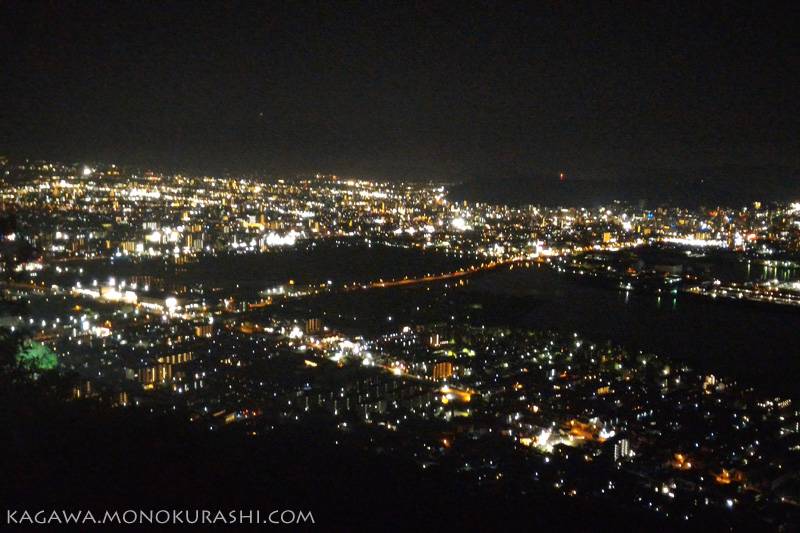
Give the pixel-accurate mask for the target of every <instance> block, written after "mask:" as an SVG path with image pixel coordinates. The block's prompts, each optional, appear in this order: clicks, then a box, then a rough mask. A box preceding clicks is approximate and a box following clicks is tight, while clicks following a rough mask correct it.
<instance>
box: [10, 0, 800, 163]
mask: <svg viewBox="0 0 800 533" xmlns="http://www.w3.org/2000/svg"><path fill="white" fill-rule="evenodd" d="M481 4H484V5H480V4H479V3H469V2H463V3H462V2H424V3H413V2H397V3H389V2H383V1H381V2H364V3H362V4H356V3H322V2H280V3H278V2H275V3H273V2H267V3H261V2H255V1H253V2H243V3H230V2H226V3H222V2H207V3H201V2H198V3H194V2H192V3H177V2H167V1H164V2H161V1H158V2H156V1H153V2H117V1H104V2H98V3H92V2H63V1H61V2H53V3H48V2H29V1H22V0H19V1H14V0H6V1H4V2H3V4H2V8H0V31H1V36H0V37H1V38H2V46H3V50H2V57H1V58H0V65H2V67H1V68H2V85H0V94H2V100H1V101H0V106H1V107H0V113H1V114H0V154H3V153H5V154H10V155H25V156H32V157H48V158H51V157H58V158H62V159H67V160H86V159H94V158H103V159H107V160H114V161H120V162H132V163H144V164H153V165H166V166H177V167H192V168H209V169H211V170H215V171H219V170H220V169H224V168H227V169H232V170H237V171H238V170H264V171H267V172H271V173H277V174H295V173H299V172H308V171H325V172H332V173H338V174H342V175H348V176H356V177H364V178H369V177H389V178H452V177H459V176H490V177H492V176H501V175H504V174H506V173H515V174H522V175H525V174H532V175H550V174H553V173H558V172H562V171H563V172H565V173H567V175H569V176H576V177H586V178H609V177H615V176H617V175H620V174H625V173H628V172H630V171H631V170H632V169H641V168H661V169H664V168H667V169H676V170H680V169H683V168H689V167H697V166H720V165H761V166H789V167H795V168H796V167H800V150H799V149H798V148H800V146H798V129H800V126H799V125H798V123H799V122H800V57H799V56H798V50H799V49H800V48H799V46H798V42H799V41H800V29H799V28H800V8H798V7H793V5H792V4H791V3H785V4H780V3H772V2H763V3H762V2H758V3H753V8H752V9H743V8H742V7H741V6H739V5H736V4H734V3H731V4H728V3H724V2H709V3H708V4H713V5H711V6H706V5H705V4H706V3H704V2H703V3H699V4H700V5H699V6H692V5H691V3H690V2H680V3H672V2H669V3H668V4H681V6H678V7H676V6H672V7H653V6H648V7H647V8H635V9H633V10H631V9H630V8H629V7H627V6H628V4H631V3H630V2H624V3H618V4H606V3H603V2H588V3H586V6H591V9H586V10H584V9H574V8H570V7H564V6H561V5H559V4H541V3H539V2H524V3H518V4H514V3H508V2H484V3H481ZM647 4H657V2H647ZM468 5H473V7H470V8H467V7H466V6H468Z"/></svg>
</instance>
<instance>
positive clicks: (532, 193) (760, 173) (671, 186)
mask: <svg viewBox="0 0 800 533" xmlns="http://www.w3.org/2000/svg"><path fill="white" fill-rule="evenodd" d="M449 198H450V199H451V200H453V201H464V200H466V201H470V202H484V203H491V204H504V205H511V206H519V205H528V204H533V205H542V206H549V207H558V206H563V207H576V206H585V207H592V206H597V205H605V204H608V203H610V202H612V201H614V200H620V201H625V202H629V203H634V204H635V203H638V202H640V201H644V202H645V204H646V205H648V206H656V205H665V204H666V205H677V206H682V207H697V206H718V205H719V206H729V207H739V206H745V205H748V204H751V203H753V202H754V201H759V202H771V201H780V202H789V201H800V170H798V169H793V168H788V167H755V166H736V165H727V166H720V167H713V168H712V167H709V168H695V169H688V170H683V171H676V170H670V169H646V170H638V171H635V172H630V173H628V174H627V175H625V176H623V177H620V178H617V179H614V180H600V179H597V180H594V179H574V178H569V177H566V178H565V179H563V180H561V179H559V177H558V176H543V175H541V174H528V175H522V174H515V175H510V176H507V177H504V178H489V179H481V178H472V179H468V180H466V181H463V182H461V184H459V185H456V186H454V187H453V188H451V190H450V194H449Z"/></svg>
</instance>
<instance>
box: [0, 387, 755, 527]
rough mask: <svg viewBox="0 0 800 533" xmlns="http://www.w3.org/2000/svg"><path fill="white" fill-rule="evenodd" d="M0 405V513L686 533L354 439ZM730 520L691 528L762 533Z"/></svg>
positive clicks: (700, 520)
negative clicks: (258, 516)
mask: <svg viewBox="0 0 800 533" xmlns="http://www.w3.org/2000/svg"><path fill="white" fill-rule="evenodd" d="M0 398H1V400H0V413H1V414H0V417H1V418H0V426H2V435H3V438H2V439H1V440H0V442H1V443H2V444H0V446H1V448H0V456H2V458H3V459H2V477H0V479H2V481H1V482H0V501H2V502H3V504H4V507H5V510H4V511H9V510H18V511H19V512H22V511H24V510H28V512H30V513H31V514H33V513H34V512H36V511H39V510H46V511H47V512H48V513H49V512H50V511H51V510H54V509H55V510H58V511H61V510H75V511H77V510H84V511H85V510H91V511H92V513H93V514H95V515H96V516H102V513H103V512H104V511H107V510H108V511H113V510H119V511H120V512H122V511H124V510H129V509H134V510H145V511H146V510H151V509H152V510H161V509H166V510H169V511H172V510H187V511H192V512H194V511H195V510H203V509H209V510H212V512H216V510H222V511H223V512H225V513H226V514H227V513H228V512H230V511H231V510H236V511H238V510H244V511H247V510H251V509H252V510H260V512H261V513H262V517H263V514H264V513H265V512H266V513H268V512H270V511H272V510H276V509H279V510H283V509H292V510H295V511H303V512H311V513H312V515H313V519H314V524H313V527H321V528H324V529H325V530H356V531H357V530H363V529H367V528H370V529H374V528H376V527H387V525H389V524H390V525H391V527H392V529H395V530H397V529H400V530H403V529H418V528H421V527H424V528H438V527H442V528H444V527H447V528H453V529H455V528H461V529H466V530H478V529H483V530H485V529H491V528H496V527H502V528H504V529H508V528H526V529H527V528H535V529H537V530H540V531H541V530H544V531H549V530H556V529H562V528H564V527H569V528H570V529H572V530H576V529H577V530H578V531H589V530H591V531H598V530H606V529H612V528H613V529H616V530H620V531H628V530H634V529H636V530H642V529H648V530H653V531H670V530H674V529H675V528H676V527H680V526H682V525H683V523H682V522H672V521H670V520H667V519H663V518H661V517H659V516H656V515H653V514H650V513H648V512H646V511H644V510H639V509H631V508H621V507H618V506H615V505H614V504H612V503H610V502H608V501H598V500H594V499H567V498H564V497H561V496H555V495H553V494H550V493H548V492H547V491H546V490H544V489H542V492H541V493H528V494H527V495H525V496H509V495H507V494H502V493H499V492H494V491H492V490H491V489H482V488H481V489H478V488H474V487H471V486H470V485H469V484H465V483H461V482H460V480H459V479H458V478H455V477H453V475H452V474H449V473H448V472H446V471H443V470H438V471H437V470H434V471H430V470H423V469H421V468H420V467H419V466H418V465H417V464H416V463H414V462H413V461H407V460H404V459H403V458H397V457H393V456H387V455H375V454H374V453H370V452H367V451H364V449H363V448H362V447H361V446H359V443H358V441H357V439H356V438H355V437H353V436H350V437H348V436H347V435H346V434H342V433H341V432H338V431H336V430H333V429H331V430H329V429H326V428H325V427H324V425H321V426H320V427H303V426H282V427H281V426H278V427H276V428H275V430H274V431H273V432H271V433H270V434H268V435H267V436H250V435H246V434H244V432H243V431H241V430H228V431H219V432H210V431H206V430H205V429H203V428H200V427H198V425H196V424H190V423H188V422H184V421H183V419H182V418H181V417H179V416H170V415H167V416H157V417H156V416H151V415H150V414H149V413H145V412H143V411H142V410H137V409H128V410H120V409H108V408H106V407H104V406H102V405H99V404H97V403H95V402H92V401H76V402H70V403H67V404H64V403H58V402H57V403H53V402H52V399H50V398H46V397H41V396H39V395H38V392H36V391H20V390H6V391H4V392H3V394H2V396H0ZM532 487H533V488H534V490H537V489H536V488H535V484H533V485H532ZM4 514H5V512H4ZM3 519H4V520H5V519H6V517H5V516H4V517H3ZM729 520H730V519H726V517H725V515H724V514H709V515H705V516H703V515H701V516H698V517H696V519H695V520H694V521H693V526H697V527H699V528H700V529H701V530H702V529H704V528H705V527H709V528H713V529H714V530H721V528H723V527H724V529H728V528H729V527H733V528H734V529H741V530H748V531H753V530H758V529H759V526H758V524H752V523H748V524H744V523H738V524H733V523H728V521H729ZM309 526H311V524H305V525H303V526H302V527H309ZM84 527H86V526H84ZM100 527H103V526H100ZM125 527H131V526H125ZM140 527H141V526H140ZM216 527H217V528H218V529H224V528H228V527H232V526H230V525H220V524H217V525H216ZM234 527H241V526H240V525H237V526H234ZM262 527H263V526H262ZM761 527H762V528H763V525H762V526H761Z"/></svg>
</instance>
